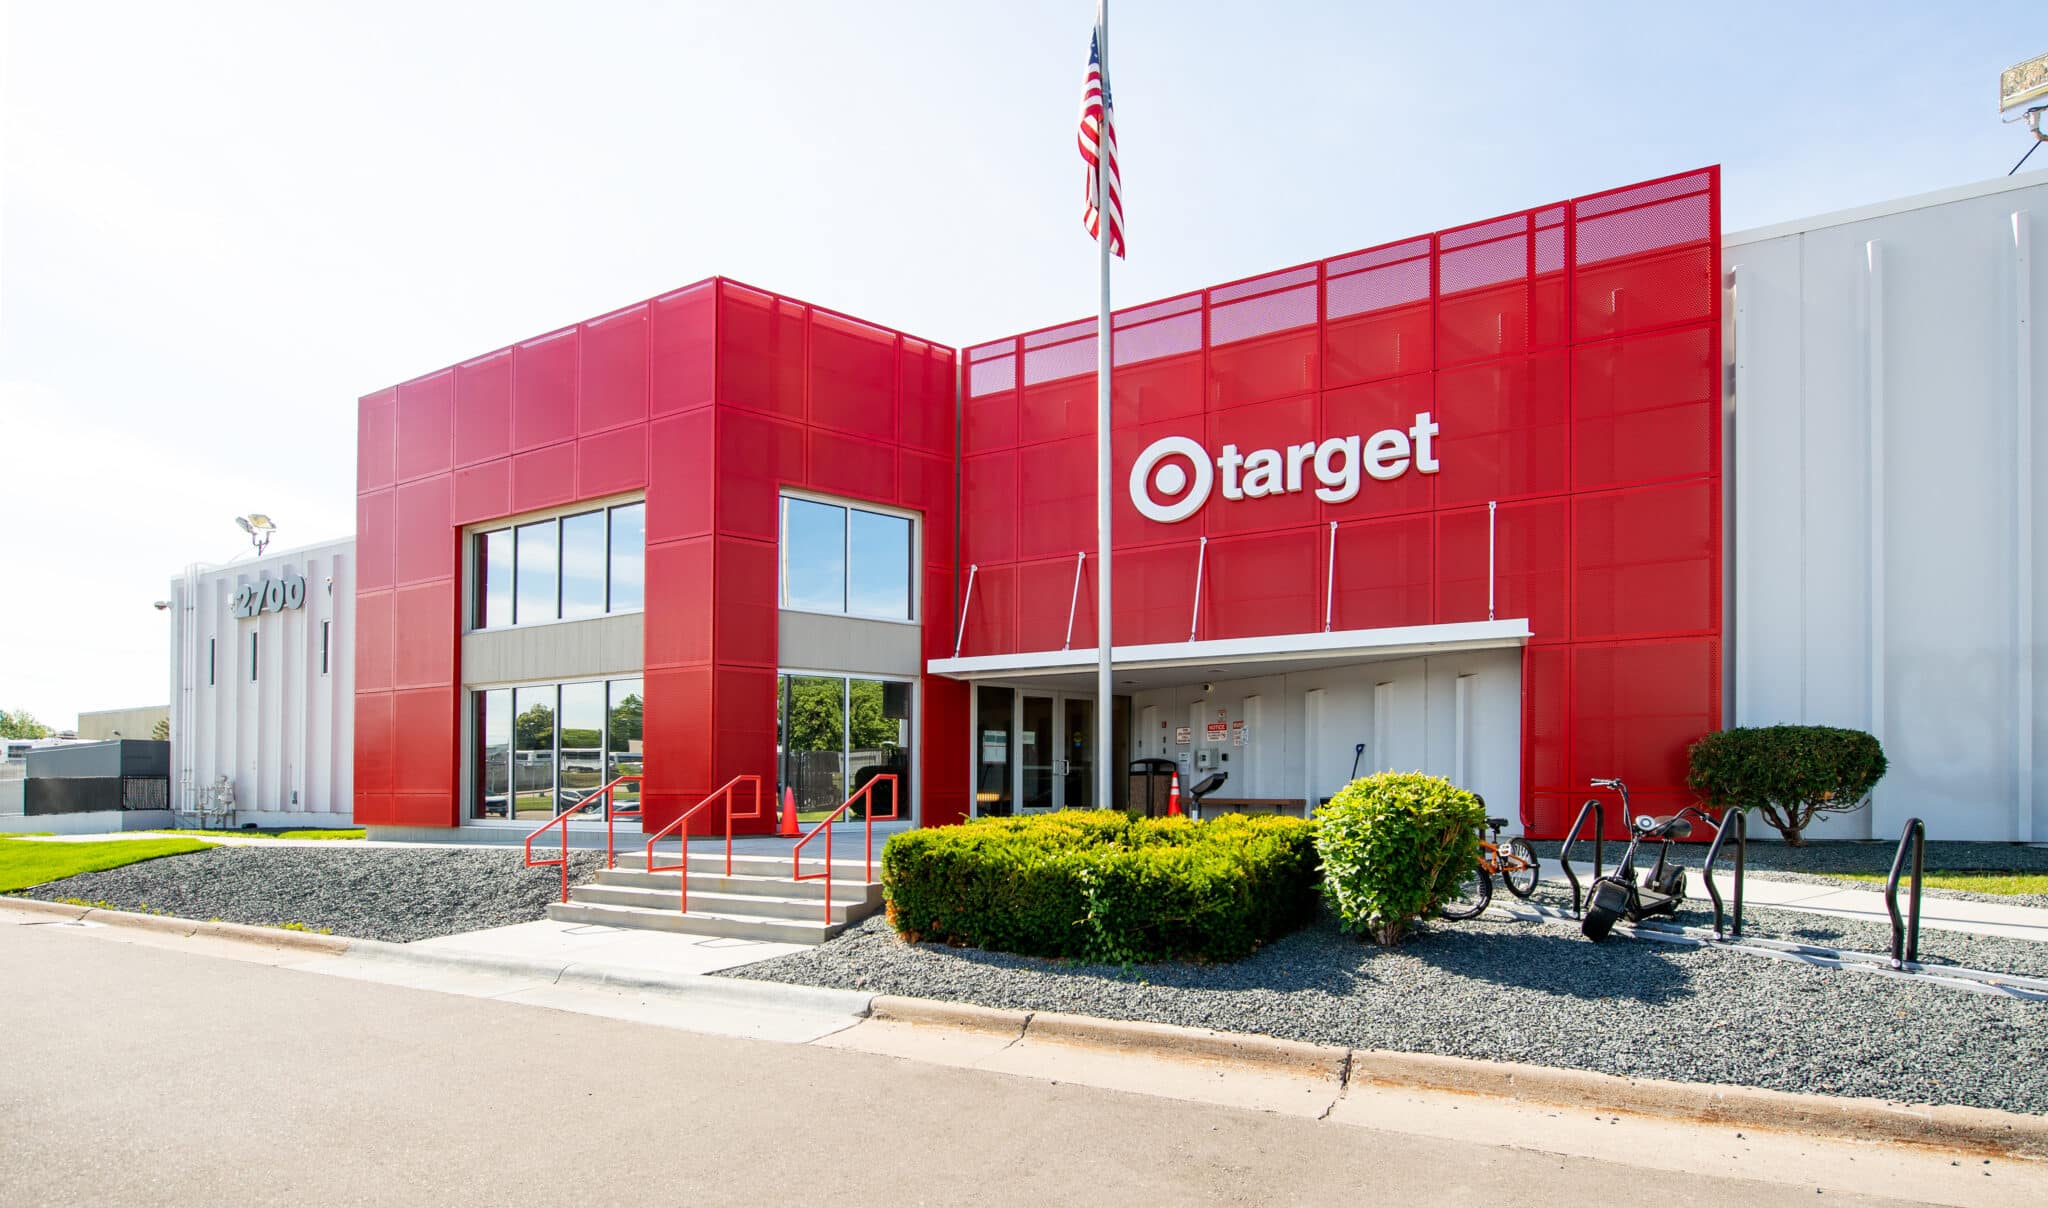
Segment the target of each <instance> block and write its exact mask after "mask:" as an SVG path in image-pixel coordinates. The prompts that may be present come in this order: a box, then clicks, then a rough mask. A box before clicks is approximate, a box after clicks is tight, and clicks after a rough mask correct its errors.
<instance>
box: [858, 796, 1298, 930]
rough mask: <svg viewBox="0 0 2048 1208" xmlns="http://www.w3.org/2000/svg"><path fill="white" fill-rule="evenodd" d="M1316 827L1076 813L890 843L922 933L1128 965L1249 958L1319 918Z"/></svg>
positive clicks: (895, 908)
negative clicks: (1263, 946) (1149, 962)
mask: <svg viewBox="0 0 2048 1208" xmlns="http://www.w3.org/2000/svg"><path fill="white" fill-rule="evenodd" d="M1314 836H1315V827H1314V825H1313V824H1312V823H1308V822H1304V821H1302V820H1301V819H1298V818H1244V817H1238V816H1235V815H1225V816H1223V817H1220V818H1216V819H1214V820H1212V821H1208V822H1190V821H1188V820H1187V819H1185V818H1132V817H1130V816H1128V815H1126V814H1123V813H1121V812H1118V811H1114V810H1068V811H1065V812H1062V813H1056V814H1042V815H1038V816H1035V817H1029V818H989V819H983V820H981V821H978V822H967V823H963V824H961V825H959V826H940V827H932V828H930V829H924V830H913V831H905V832H903V833H901V834H898V835H895V836H893V837H891V838H890V840H889V842H888V845H887V846H885V847H884V848H883V849H882V884H883V885H884V887H885V888H886V889H887V892H888V900H889V921H890V922H891V923H892V924H893V925H894V926H895V928H896V930H897V931H898V932H899V933H900V934H902V936H903V937H904V938H905V939H908V940H911V941H913V942H936V943H944V944H965V945H969V946H971V947H975V948H986V949H991V950H994V951H999V952H1015V953H1020V954H1022V955H1025V956H1050V957H1071V958H1075V959H1080V960H1090V961H1104V962H1110V963H1116V964H1126V963H1137V962H1143V961H1157V960H1175V959H1192V960H1204V961H1228V960H1237V959H1239V958H1240V957H1244V956H1248V955H1250V954H1251V953H1252V951H1253V950H1255V949H1256V948H1258V946H1259V945H1260V944H1262V943H1265V942H1266V941H1268V940H1271V939H1274V938H1275V937H1277V936H1280V935H1284V934H1286V933H1287V932H1289V931H1292V930H1293V929H1295V928H1297V927H1299V926H1301V925H1302V924H1303V923H1305V922H1307V921H1308V919H1309V918H1310V916H1311V915H1312V914H1313V913H1314V911H1315V904H1316V880H1317V872H1316V851H1315V837H1314Z"/></svg>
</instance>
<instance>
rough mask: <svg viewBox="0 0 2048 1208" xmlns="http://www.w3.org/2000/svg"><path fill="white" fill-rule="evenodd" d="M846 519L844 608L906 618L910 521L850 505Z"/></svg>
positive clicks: (907, 608)
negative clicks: (846, 570)
mask: <svg viewBox="0 0 2048 1208" xmlns="http://www.w3.org/2000/svg"><path fill="white" fill-rule="evenodd" d="M846 523H847V529H846V552H847V559H846V560H847V564H848V574H847V576H846V611H848V612H851V613H858V614H860V615H861V616H864V617H887V618H889V619H890V620H892V621H907V620H909V619H910V521H909V520H908V519H906V518H904V517H902V516H884V515H882V514H881V513H879V512H863V511H861V510H860V509H859V508H852V509H849V511H848V512H847V518H846Z"/></svg>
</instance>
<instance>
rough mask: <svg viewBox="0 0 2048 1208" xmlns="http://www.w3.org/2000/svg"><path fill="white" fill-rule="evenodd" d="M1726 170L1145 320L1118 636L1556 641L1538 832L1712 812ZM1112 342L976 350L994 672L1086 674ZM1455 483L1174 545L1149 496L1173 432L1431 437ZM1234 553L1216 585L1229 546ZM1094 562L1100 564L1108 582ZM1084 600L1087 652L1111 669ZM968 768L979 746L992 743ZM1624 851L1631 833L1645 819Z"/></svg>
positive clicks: (1179, 305)
mask: <svg viewBox="0 0 2048 1208" xmlns="http://www.w3.org/2000/svg"><path fill="white" fill-rule="evenodd" d="M1719 201H1720V192H1719V170H1718V169H1716V168H1707V169H1703V170H1700V171H1697V172H1690V173H1685V174H1683V175H1679V176H1674V177H1669V178H1666V179H1663V180H1657V181H1649V182H1646V183H1643V184H1639V185H1633V186H1629V187H1627V188H1623V189H1616V190H1612V191H1610V192H1606V193H1599V194H1594V195H1592V196H1589V197H1581V198H1577V199H1574V200H1571V201H1565V202H1559V203H1557V204H1555V205H1547V206H1539V207H1537V208H1535V209H1531V210H1524V211H1521V212H1519V213H1515V214H1509V215H1505V216H1503V217H1500V218H1495V219H1489V220H1487V221H1485V222H1478V223H1473V224H1470V225H1467V226H1463V227H1458V228H1455V229H1453V230H1447V231H1440V232H1437V233H1436V234H1433V235H1424V236H1419V237H1417V238H1414V239H1408V240H1403V241H1401V242H1398V243H1393V244H1388V245H1385V246H1382V247H1377V248H1371V249H1368V250H1365V251H1362V252H1356V253H1352V254H1349V255H1345V256H1338V257H1335V258H1332V259H1329V260H1324V261H1319V262H1316V263H1313V264H1306V265H1301V266H1298V267H1295V268H1290V269H1284V270H1281V271H1279V272H1275V273H1269V274H1266V275H1264V276H1261V277H1257V278H1253V279H1251V280H1247V281H1240V282H1234V283H1231V284H1228V285H1222V286H1217V287H1214V288H1211V289H1207V290H1203V291H1200V292H1198V293H1192V294H1187V295H1184V296H1181V297H1178V298H1171V299H1167V300H1165V301H1162V302H1154V303H1149V304H1147V305H1144V306H1139V307H1134V308H1131V309H1129V310H1125V311H1121V312H1119V313H1118V314H1117V315H1116V317H1115V319H1114V322H1113V327H1112V358H1113V362H1114V371H1113V399H1112V416H1111V423H1112V426H1113V431H1112V434H1111V440H1112V445H1113V449H1114V457H1115V462H1116V464H1115V467H1114V469H1113V473H1112V479H1111V480H1112V482H1113V483H1114V484H1115V488H1114V489H1115V490H1116V491H1117V498H1116V499H1115V501H1114V504H1113V506H1114V509H1115V520H1114V541H1115V545H1116V549H1117V559H1118V561H1117V573H1116V577H1115V583H1114V589H1115V592H1114V600H1115V602H1114V608H1115V613H1116V616H1115V623H1116V628H1115V640H1116V641H1117V642H1118V643H1119V644H1125V643H1145V642H1179V641H1185V640H1187V639H1188V637H1189V623H1190V619H1191V616H1192V613H1193V602H1194V598H1195V591H1196V582H1195V579H1196V574H1197V566H1198V564H1199V565H1201V566H1202V568H1203V569H1202V572H1201V573H1202V577H1203V581H1202V584H1201V594H1202V607H1201V616H1200V622H1199V626H1198V628H1197V632H1196V634H1195V637H1197V638H1198V639H1213V638H1231V637H1249V636H1256V635H1264V634H1277V633H1303V632H1314V631H1318V630H1321V629H1322V627H1323V609H1324V592H1325V586H1326V577H1327V576H1329V575H1330V574H1331V558H1330V554H1329V549H1330V540H1329V529H1328V525H1329V523H1330V522H1332V521H1335V522H1337V523H1338V528H1337V537H1336V557H1335V581H1334V583H1333V584H1330V587H1331V589H1332V594H1333V604H1332V612H1333V618H1332V620H1333V625H1334V628H1337V629H1358V628H1375V627H1381V626H1390V625H1425V624H1441V623H1448V622H1455V621H1471V620H1485V619H1486V617H1487V591H1488V573H1487V560H1488V504H1489V503H1490V502H1491V503H1497V504H1498V516H1497V520H1498V531H1497V549H1496V570H1495V577H1494V581H1493V585H1494V590H1495V604H1496V615H1498V616H1500V617H1503V618H1509V617H1526V618H1528V619H1529V622H1530V626H1531V628H1532V630H1533V631H1534V634H1535V637H1534V639H1533V641H1532V642H1531V644H1530V645H1529V647H1528V648H1527V651H1526V654H1525V656H1524V671H1523V719H1524V731H1525V733H1524V742H1523V764H1524V767H1523V780H1522V782H1523V785H1524V786H1525V787H1524V799H1523V802H1522V816H1523V821H1524V823H1525V825H1526V826H1527V827H1528V829H1529V830H1530V832H1531V833H1534V834H1538V835H1552V836H1554V835H1556V834H1558V833H1559V832H1561V831H1562V830H1563V828H1564V827H1565V826H1566V825H1568V824H1569V822H1570V813H1569V812H1568V809H1569V807H1570V806H1572V805H1576V803H1577V802H1578V801H1580V800H1582V799H1584V797H1585V796H1586V795H1587V793H1586V789H1585V785H1586V781H1587V779H1588V778H1590V777H1592V776H1619V777H1621V778H1623V779H1625V780H1627V781H1628V782H1629V784H1630V786H1631V793H1632V796H1633V797H1634V799H1635V800H1636V801H1637V802H1638V803H1639V805H1640V806H1641V808H1643V809H1647V810H1650V811H1653V812H1667V811H1668V810H1669V809H1671V808H1673V807H1675V806H1676V805H1678V804H1681V803H1685V802H1690V801H1691V800H1692V799H1693V798H1692V795H1691V794H1690V793H1689V792H1688V791H1686V789H1685V788H1684V780H1685V748H1686V745H1687V744H1688V743H1690V742H1691V741H1692V740H1693V739H1695V738H1697V737H1698V736H1699V735H1700V734H1702V733H1705V732H1706V731H1709V730H1712V729H1715V728H1717V727H1718V726H1719V724H1720V718H1721V702H1720V677H1721V659H1720V653H1719V647H1720V632H1721V615H1720V611H1721V483H1720V466H1721V453H1720V412H1719V406H1718V400H1719V389H1718V380H1719V375H1718V367H1719V365H1720V312H1721V308H1720V290H1719V288H1718V281H1719V271H1720V251H1719V248H1720V225H1719V224H1720V204H1719ZM1095 326H1096V325H1095V323H1094V322H1093V321H1083V322H1078V323H1070V324H1066V325H1063V326H1059V327H1052V328H1047V329H1044V330H1040V331H1035V332H1028V333H1026V334H1024V335H1021V336H1017V337H1014V338H1012V339H1006V340H1000V341H996V342H993V343H988V344H981V345H977V346H975V347H972V348H969V349H968V350H967V352H966V367H965V369H966V381H965V389H964V395H965V398H964V404H963V406H964V412H963V414H964V419H963V430H962V448H963V463H962V482H963V484H964V488H963V494H962V500H961V530H962V542H963V544H962V552H961V557H962V560H963V562H965V563H970V564H973V565H975V566H976V567H977V568H978V569H977V570H976V573H975V580H974V587H973V597H972V600H971V603H970V606H969V608H968V614H967V618H966V623H965V627H964V633H965V636H964V640H963V643H962V649H961V652H962V653H963V654H970V655H972V654H998V653H1011V652H1022V651H1032V650H1049V649H1051V650H1056V649H1059V648H1060V646H1061V645H1062V643H1063V640H1064V636H1065V630H1066V625H1067V610H1068V607H1069V600H1070V599H1071V598H1072V596H1071V586H1072V583H1073V572H1074V557H1075V554H1076V552H1077V551H1081V550H1088V551H1090V552H1091V554H1092V551H1093V550H1094V548H1095V532H1094V515H1095V512H1094V508H1095V492H1094V477H1093V468H1094V433H1095V391H1096V385H1095V379H1094V367H1095V363H1096V345H1095V339H1096V336H1095ZM1422 411H1428V412H1430V413H1431V414H1432V416H1433V417H1434V418H1435V420H1436V421H1437V423H1438V424H1439V425H1440V427H1441V434H1440V435H1439V436H1438V438H1437V456H1438V457H1439V458H1440V459H1441V465H1442V468H1441V471H1440V472H1438V473H1436V474H1432V475H1424V474H1418V473H1412V472H1411V473H1408V474H1406V475H1404V476H1402V477H1400V478H1397V479H1395V480H1393V481H1389V482H1370V481H1369V482H1367V483H1366V484H1365V486H1364V488H1363V489H1362V490H1361V491H1360V492H1359V493H1358V495H1357V497H1356V498H1354V499H1351V500H1349V501H1348V502H1344V503H1337V504H1330V503H1324V502H1322V501H1320V500H1319V499H1317V497H1316V496H1315V494H1314V493H1313V492H1312V491H1306V490H1304V491H1301V492H1298V493H1292V494H1284V495H1277V496H1271V497H1267V498H1264V499H1258V500H1246V501H1243V502H1238V503H1233V504H1230V505H1228V506H1222V507H1219V506H1217V505H1216V501H1215V500H1214V499H1213V498H1212V500H1211V502H1210V504H1209V506H1207V507H1205V508H1203V509H1202V510H1201V511H1198V512H1197V513H1196V514H1195V515H1194V516H1193V517H1191V518H1189V519H1187V520H1184V521H1181V522H1179V523H1175V524H1162V523H1157V522H1154V521H1151V520H1148V519H1146V518H1145V517H1143V516H1141V515H1140V514H1139V513H1138V512H1137V510H1136V509H1135V508H1134V507H1133V505H1132V504H1131V502H1130V499H1129V498H1128V496H1127V494H1126V493H1125V491H1124V490H1123V487H1124V484H1125V482H1126V479H1127V476H1128V474H1129V472H1130V467H1131V464H1132V462H1133V461H1134V460H1135V459H1136V457H1137V455H1138V453H1139V452H1140V451H1141V450H1142V449H1144V448H1145V447H1147V446H1148V445H1150V444H1152V443H1153V442H1154V441H1157V440H1159V439H1160V438H1162V437H1166V436H1185V437H1190V438H1192V439H1194V440H1195V441H1196V442H1197V443H1199V444H1201V445H1202V446H1203V447H1204V448H1206V449H1207V450H1209V452H1210V454H1211V455H1212V456H1213V455H1214V453H1215V452H1216V450H1218V449H1220V448H1221V447H1222V446H1224V445H1225V444H1232V443H1234V444H1236V445H1238V446H1240V447H1241V448H1276V449H1284V448H1286V447H1287V446H1288V445H1290V444H1295V443H1297V442H1301V441H1305V440H1310V439H1321V438H1324V437H1330V436H1343V435H1348V434H1352V433H1371V432H1374V431H1376V430H1379V429H1383V428H1406V427H1407V426H1408V425H1409V424H1410V423H1411V422H1412V421H1413V419H1414V417H1415V415H1416V414H1417V413H1418V412H1422ZM1205 536H1206V537H1207V538H1208V539H1209V542H1208V547H1207V554H1206V558H1203V557H1202V556H1201V555H1200V553H1199V548H1200V539H1201V538H1203V537H1205ZM1091 561H1092V558H1091ZM1094 599H1095V593H1094V590H1093V588H1092V586H1091V585H1090V584H1089V583H1086V582H1084V583H1083V585H1082V588H1081V593H1080V607H1079V611H1078V615H1077V616H1076V618H1075V625H1074V638H1073V640H1074V644H1075V645H1076V646H1084V645H1092V644H1093V643H1094V641H1095V622H1096V618H1095V615H1094V609H1093V607H1092V604H1093V602H1094ZM963 745H964V740H963ZM1616 825H1617V827H1618V826H1619V825H1620V824H1619V820H1618V819H1617V822H1616Z"/></svg>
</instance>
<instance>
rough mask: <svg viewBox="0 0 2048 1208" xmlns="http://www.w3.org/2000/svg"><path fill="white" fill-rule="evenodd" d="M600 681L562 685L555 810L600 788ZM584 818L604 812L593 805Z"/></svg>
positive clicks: (602, 777) (574, 803)
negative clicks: (558, 772)
mask: <svg viewBox="0 0 2048 1208" xmlns="http://www.w3.org/2000/svg"><path fill="white" fill-rule="evenodd" d="M604 714H605V708H604V681H602V680H591V681H588V682H585V683H580V684H563V685H562V718H561V722H562V724H561V727H560V728H561V735H562V745H561V756H560V758H561V764H560V779H561V784H560V787H559V788H558V789H557V791H556V794H555V808H556V811H557V812H560V811H561V810H566V809H571V808H574V807H575V806H577V805H580V804H582V802H583V799H584V798H585V797H588V796H589V795H590V794H592V793H594V792H596V791H597V790H598V789H600V788H603V787H604V782H605V774H604V723H605V716H604ZM582 816H583V817H585V818H601V817H603V816H604V815H603V814H602V813H601V812H599V810H598V808H597V807H596V806H592V807H591V808H590V809H588V810H585V811H583V813H582Z"/></svg>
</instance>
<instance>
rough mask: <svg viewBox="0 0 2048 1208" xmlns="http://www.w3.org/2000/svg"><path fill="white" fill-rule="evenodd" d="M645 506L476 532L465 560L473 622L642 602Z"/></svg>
mask: <svg viewBox="0 0 2048 1208" xmlns="http://www.w3.org/2000/svg"><path fill="white" fill-rule="evenodd" d="M646 512H647V505H645V504H643V503H624V504H620V505H618V506H617V507H612V508H599V509H598V510H596V511H590V512H577V513H574V514H573V515H568V516H560V517H556V518H554V519H550V520H536V521H533V522H532V523H529V524H521V525H518V526H516V527H513V528H502V529H493V530H491V531H490V532H487V533H478V534H477V535H476V536H475V537H474V538H473V539H472V544H471V555H470V566H471V571H470V573H471V575H472V588H473V591H472V592H471V595H472V598H473V599H474V605H473V607H474V615H473V616H472V619H471V624H472V626H473V627H474V628H477V629H496V628H500V627H502V626H506V625H531V624H534V623H536V622H540V621H554V620H561V619H571V620H573V619H576V618H580V617H595V616H602V615H604V614H605V613H607V612H629V611H632V610H635V609H638V608H640V607H642V605H643V601H644V599H645V597H646V587H645V582H646V562H647V552H646V547H647V521H646Z"/></svg>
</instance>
